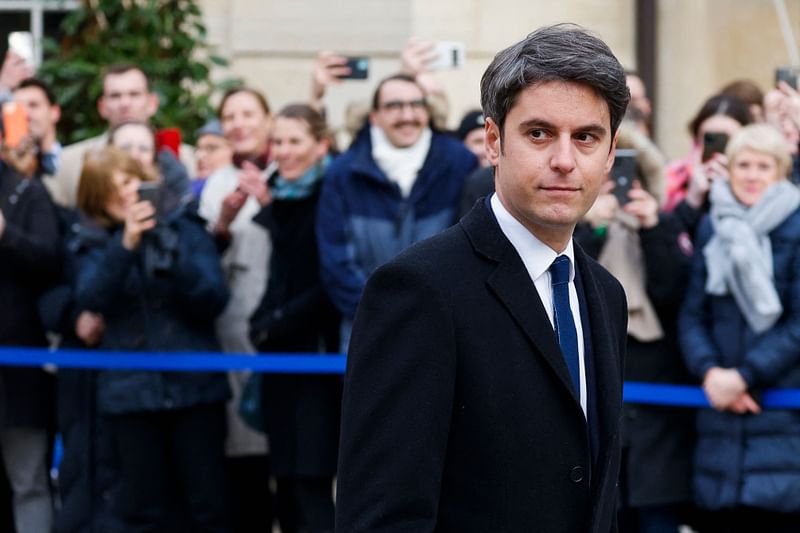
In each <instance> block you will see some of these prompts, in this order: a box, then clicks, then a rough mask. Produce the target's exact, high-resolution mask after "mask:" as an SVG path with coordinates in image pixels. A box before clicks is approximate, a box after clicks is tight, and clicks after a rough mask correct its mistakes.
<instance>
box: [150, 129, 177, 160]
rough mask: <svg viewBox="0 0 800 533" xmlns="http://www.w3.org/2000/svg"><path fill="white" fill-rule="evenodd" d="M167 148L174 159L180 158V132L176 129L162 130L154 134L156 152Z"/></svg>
mask: <svg viewBox="0 0 800 533" xmlns="http://www.w3.org/2000/svg"><path fill="white" fill-rule="evenodd" d="M162 148H168V149H169V150H171V151H172V153H173V155H175V157H180V152H181V130H180V129H178V128H164V129H163V130H158V131H157V132H156V152H160V151H161V149H162Z"/></svg>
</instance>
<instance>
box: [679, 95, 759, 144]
mask: <svg viewBox="0 0 800 533" xmlns="http://www.w3.org/2000/svg"><path fill="white" fill-rule="evenodd" d="M714 115H725V116H727V117H730V118H732V119H733V120H735V121H736V122H738V123H739V124H741V125H742V126H747V125H748V124H750V123H751V122H753V117H752V115H751V114H750V108H749V107H748V106H747V103H746V102H744V101H742V100H739V99H738V98H736V97H735V96H731V95H729V94H715V95H714V96H712V97H711V98H709V99H708V100H706V101H705V102H704V103H703V106H702V107H701V108H700V111H698V112H697V114H696V115H695V116H694V118H693V119H692V120H691V122H689V133H691V134H692V139H697V135H698V134H699V132H700V125H701V124H702V123H703V122H705V121H706V119H708V118H710V117H713V116H714Z"/></svg>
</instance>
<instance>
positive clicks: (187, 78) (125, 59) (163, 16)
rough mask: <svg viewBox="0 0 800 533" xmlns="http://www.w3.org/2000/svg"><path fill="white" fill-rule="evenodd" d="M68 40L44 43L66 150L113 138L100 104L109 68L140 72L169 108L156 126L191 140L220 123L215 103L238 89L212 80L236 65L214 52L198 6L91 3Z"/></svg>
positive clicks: (123, 0)
mask: <svg viewBox="0 0 800 533" xmlns="http://www.w3.org/2000/svg"><path fill="white" fill-rule="evenodd" d="M61 32H62V33H63V35H64V38H63V39H62V40H61V42H56V41H54V40H52V39H50V40H46V42H45V43H44V45H43V46H44V55H45V61H44V63H43V64H42V66H41V69H40V71H39V75H40V76H41V77H42V79H43V80H45V81H46V82H47V83H48V84H50V85H51V86H52V87H53V88H54V90H55V92H56V95H57V96H58V99H59V103H60V104H61V107H62V110H63V112H62V119H61V122H60V124H59V131H60V136H61V139H62V142H65V144H69V143H72V142H75V141H78V140H81V139H85V138H87V137H91V136H93V135H97V134H99V133H101V132H102V131H104V130H105V128H106V124H105V122H104V121H103V119H102V118H101V117H100V115H99V114H98V112H97V106H96V102H97V99H98V97H99V96H100V94H101V93H102V83H101V79H100V77H101V75H102V72H103V69H104V68H105V67H107V66H109V65H113V64H115V63H132V64H135V65H137V66H139V67H140V68H141V69H142V70H143V71H144V72H145V73H146V74H147V76H148V78H149V79H150V84H151V90H153V91H154V92H155V93H156V94H158V96H159V99H160V102H161V105H160V107H159V111H158V114H157V115H156V117H155V118H154V125H155V126H156V127H179V128H181V130H182V131H183V132H184V136H191V135H192V134H193V133H194V131H196V130H197V129H198V128H199V127H200V126H201V125H202V124H203V123H204V122H205V121H206V120H207V119H208V118H209V117H211V116H212V115H213V109H212V107H211V98H212V95H213V94H214V93H215V92H217V91H219V90H223V89H224V88H225V87H227V86H230V85H231V83H232V81H233V80H225V81H223V82H220V83H215V82H213V81H212V80H211V79H210V78H209V73H210V71H211V69H212V66H223V67H224V66H227V64H228V62H227V60H226V59H225V58H222V57H220V56H218V55H215V54H214V53H213V50H212V49H211V47H209V46H208V45H207V44H206V42H205V38H206V28H205V26H204V25H203V20H202V13H201V11H200V8H199V6H198V5H197V1H196V0H84V1H83V4H82V7H80V8H79V9H77V10H75V11H74V12H73V13H71V14H70V15H69V16H68V17H67V18H66V19H64V22H63V23H62V25H61Z"/></svg>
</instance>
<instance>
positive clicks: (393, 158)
mask: <svg viewBox="0 0 800 533" xmlns="http://www.w3.org/2000/svg"><path fill="white" fill-rule="evenodd" d="M369 136H370V140H371V141H372V157H373V159H375V163H377V164H378V168H380V169H381V170H382V171H383V173H384V174H386V177H387V178H389V180H390V181H393V182H394V183H396V184H397V186H398V187H400V192H401V193H402V194H403V196H408V195H409V194H410V193H411V189H412V187H414V182H415V181H416V180H417V173H418V172H419V169H421V168H422V165H423V164H424V163H425V158H426V157H427V156H428V151H429V150H430V148H431V137H432V134H431V130H430V128H425V129H424V130H422V134H421V135H420V136H419V139H417V142H415V143H414V144H412V145H411V146H408V147H406V148H397V147H396V146H394V145H393V144H392V143H391V141H389V138H388V137H386V133H384V131H383V130H382V129H381V128H379V127H377V126H370V128H369Z"/></svg>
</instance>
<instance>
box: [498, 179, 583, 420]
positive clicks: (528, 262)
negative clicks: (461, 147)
mask: <svg viewBox="0 0 800 533" xmlns="http://www.w3.org/2000/svg"><path fill="white" fill-rule="evenodd" d="M491 204H492V211H494V216H495V217H496V218H497V222H498V224H500V229H501V230H502V231H503V234H504V235H505V236H506V237H507V238H508V240H509V241H510V242H511V245H512V246H513V247H514V249H515V250H516V251H517V253H518V254H519V257H520V259H522V263H523V264H524V265H525V268H526V269H527V271H528V275H529V276H530V277H531V281H533V285H534V287H536V292H538V293H539V298H540V299H541V300H542V305H544V309H545V311H547V318H549V319H550V325H551V326H552V327H553V330H554V331H555V322H554V320H553V315H554V309H553V287H552V285H551V284H550V271H549V270H548V269H549V268H550V265H551V264H552V263H553V261H554V260H555V258H556V257H558V256H559V255H565V256H567V257H568V258H569V262H570V269H569V306H570V310H571V311H572V318H573V320H574V321H575V331H576V333H577V334H578V360H579V363H580V383H581V391H580V401H581V409H583V414H584V416H586V365H585V361H584V346H583V342H584V339H583V326H582V323H581V312H580V307H579V306H580V302H579V301H578V291H577V290H576V289H575V250H574V247H573V245H572V239H570V240H569V244H567V248H566V250H564V251H563V252H562V253H560V254H558V253H556V252H555V250H553V249H552V248H550V247H549V246H547V245H546V244H544V243H543V242H542V241H540V240H539V239H537V238H536V236H535V235H534V234H533V233H531V232H530V231H528V229H527V228H526V227H525V226H523V225H522V224H521V223H520V222H519V221H518V220H517V219H516V218H514V217H513V216H512V215H511V213H509V212H508V210H507V209H506V208H505V206H504V205H503V203H502V202H501V201H500V199H499V198H498V197H497V194H493V195H492V199H491Z"/></svg>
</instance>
